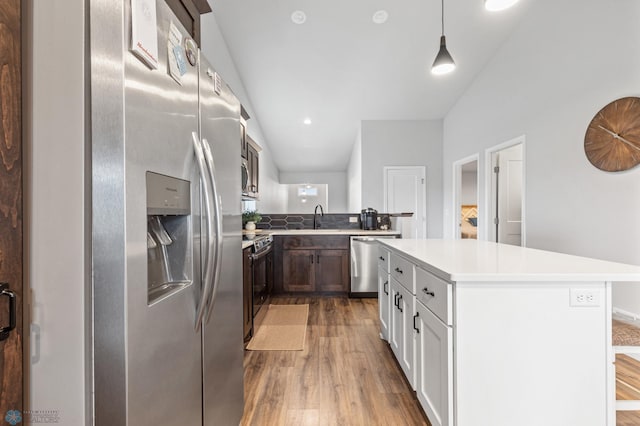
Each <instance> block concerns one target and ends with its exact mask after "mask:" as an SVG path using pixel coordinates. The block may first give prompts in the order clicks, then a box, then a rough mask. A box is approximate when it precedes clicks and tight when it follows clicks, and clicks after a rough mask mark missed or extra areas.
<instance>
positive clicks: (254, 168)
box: [247, 136, 260, 198]
mask: <svg viewBox="0 0 640 426" xmlns="http://www.w3.org/2000/svg"><path fill="white" fill-rule="evenodd" d="M247 139H249V142H248V143H247V166H248V168H249V184H248V188H247V189H248V190H249V196H250V197H253V198H258V193H259V189H258V188H259V183H260V157H259V154H258V150H257V149H256V148H255V147H254V145H253V144H252V143H251V142H252V140H251V138H250V137H248V136H247Z"/></svg>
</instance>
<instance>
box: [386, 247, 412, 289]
mask: <svg viewBox="0 0 640 426" xmlns="http://www.w3.org/2000/svg"><path fill="white" fill-rule="evenodd" d="M389 257H390V265H389V267H390V268H391V269H390V270H389V273H390V274H391V276H392V277H393V278H395V279H396V280H397V281H398V282H399V283H400V284H402V286H403V287H404V288H406V289H407V290H409V292H410V293H411V294H414V295H415V294H416V286H415V280H414V279H413V274H414V272H413V264H412V263H411V262H409V261H408V260H407V259H405V258H403V257H400V256H398V255H396V254H395V253H391V256H389Z"/></svg>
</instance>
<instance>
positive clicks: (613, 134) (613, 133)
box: [598, 124, 618, 138]
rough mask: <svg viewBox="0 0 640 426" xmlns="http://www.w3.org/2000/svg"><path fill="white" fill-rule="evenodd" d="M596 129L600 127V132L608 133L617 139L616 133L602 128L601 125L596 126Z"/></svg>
mask: <svg viewBox="0 0 640 426" xmlns="http://www.w3.org/2000/svg"><path fill="white" fill-rule="evenodd" d="M598 127H600V128H601V129H602V130H604V131H605V132H607V133H609V134H610V135H611V136H613V137H614V138H617V137H618V134H617V133H616V132H612V131H611V130H609V129H607V128H606V127H602V126H601V125H599V124H598Z"/></svg>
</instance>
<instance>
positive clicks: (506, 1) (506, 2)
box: [484, 0, 518, 12]
mask: <svg viewBox="0 0 640 426" xmlns="http://www.w3.org/2000/svg"><path fill="white" fill-rule="evenodd" d="M516 3H518V0H484V8H485V9H487V10H490V11H491V12H498V11H500V10H505V9H508V8H510V7H511V6H513V5H514V4H516Z"/></svg>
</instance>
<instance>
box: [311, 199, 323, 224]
mask: <svg viewBox="0 0 640 426" xmlns="http://www.w3.org/2000/svg"><path fill="white" fill-rule="evenodd" d="M318 207H320V216H324V211H323V210H322V205H321V204H318V205H316V208H315V210H314V211H313V229H318Z"/></svg>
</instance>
